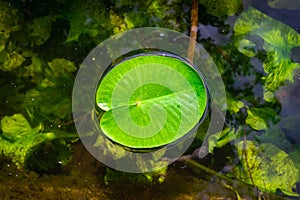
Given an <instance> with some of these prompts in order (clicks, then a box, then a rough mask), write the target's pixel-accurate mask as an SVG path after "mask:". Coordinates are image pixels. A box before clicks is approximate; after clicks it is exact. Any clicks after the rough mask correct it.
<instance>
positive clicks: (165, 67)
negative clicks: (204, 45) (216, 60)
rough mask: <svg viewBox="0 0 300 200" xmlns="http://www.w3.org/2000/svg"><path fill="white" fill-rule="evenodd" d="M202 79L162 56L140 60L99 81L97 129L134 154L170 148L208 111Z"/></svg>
mask: <svg viewBox="0 0 300 200" xmlns="http://www.w3.org/2000/svg"><path fill="white" fill-rule="evenodd" d="M207 98H208V94H207V90H206V87H205V84H204V82H203V79H202V78H201V76H199V74H198V73H197V72H196V71H195V70H194V68H193V67H192V66H191V65H189V64H188V63H187V62H185V61H183V60H181V59H179V58H177V57H173V56H166V55H165V54H161V55H160V54H157V55H155V54H151V53H150V54H139V55H136V56H133V57H131V58H128V59H126V60H125V61H123V62H120V63H118V64H116V65H115V66H114V67H113V68H112V69H111V70H110V71H109V72H108V73H107V74H106V75H105V77H104V78H103V79H102V81H101V82H100V84H99V87H98V89H97V92H96V105H97V106H98V107H99V108H100V109H101V110H102V111H104V114H103V115H102V116H101V118H100V128H101V129H102V131H103V132H104V134H105V135H106V136H107V137H109V138H110V139H111V140H113V141H114V142H116V143H118V144H120V145H123V146H126V147H129V148H136V149H144V148H155V147H160V146H163V145H167V144H169V143H172V142H174V141H176V140H178V139H179V138H181V137H183V136H184V135H185V134H187V133H189V132H190V131H191V130H192V129H193V128H194V127H195V126H196V125H197V124H198V123H199V121H200V119H201V118H202V116H203V115H204V112H205V109H206V107H207Z"/></svg>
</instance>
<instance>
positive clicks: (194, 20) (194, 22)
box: [188, 0, 198, 63]
mask: <svg viewBox="0 0 300 200" xmlns="http://www.w3.org/2000/svg"><path fill="white" fill-rule="evenodd" d="M197 30H198V0H193V4H192V11H191V30H190V42H189V49H188V59H189V60H190V62H191V63H193V60H194V52H195V46H196V39H197Z"/></svg>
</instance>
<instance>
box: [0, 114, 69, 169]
mask: <svg viewBox="0 0 300 200" xmlns="http://www.w3.org/2000/svg"><path fill="white" fill-rule="evenodd" d="M42 131H43V125H42V124H40V125H39V126H38V127H35V128H32V127H31V125H30V124H29V122H28V121H27V119H26V118H25V117H24V116H23V115H22V114H14V115H12V116H5V117H3V119H2V120H1V133H0V155H4V156H6V157H8V158H9V159H11V160H12V162H13V163H14V164H16V165H17V167H19V168H24V167H29V168H30V167H32V166H33V165H34V164H35V163H33V162H37V165H39V168H38V169H37V168H36V169H35V170H41V169H48V170H49V168H51V166H52V165H53V164H55V163H56V164H58V163H60V164H66V163H68V161H69V160H70V158H71V157H70V155H71V154H70V149H69V147H68V146H67V144H65V145H66V146H65V148H64V151H65V152H63V151H61V152H58V156H57V158H56V159H55V160H56V161H55V160H54V162H55V163H51V161H53V160H52V158H48V159H49V160H48V162H47V161H46V162H45V163H42V162H43V161H42V160H36V161H34V160H32V159H30V157H32V156H33V154H35V153H37V151H38V150H39V148H41V146H42V145H45V144H46V143H47V142H50V143H51V142H52V141H54V140H57V139H61V138H62V137H61V135H58V134H55V133H53V132H46V133H43V132H42ZM53 144H55V143H53ZM61 144H62V143H61ZM45 159H46V158H43V160H45ZM28 161H29V163H28ZM39 162H40V163H39Z"/></svg>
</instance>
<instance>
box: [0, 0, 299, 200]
mask: <svg viewBox="0 0 300 200" xmlns="http://www.w3.org/2000/svg"><path fill="white" fill-rule="evenodd" d="M195 2H196V1H195ZM191 9H192V2H191V1H186V0H151V1H150V0H146V1H137V0H117V1H110V0H105V1H93V0H88V1H83V0H51V1H44V0H42V1H36V0H30V1H26V0H16V1H10V0H0V119H1V131H0V153H1V154H0V177H1V178H0V198H1V199H299V195H300V132H299V128H300V127H299V123H298V122H299V120H300V96H299V95H300V92H299V91H300V71H299V70H300V50H299V49H300V23H299V18H300V3H299V2H298V0H243V1H241V0H212V1H208V0H199V1H198V22H197V24H198V25H197V28H198V31H197V34H196V37H197V42H198V43H199V44H200V45H201V46H202V47H203V48H204V49H205V51H206V52H207V53H208V54H206V53H205V54H199V55H202V56H203V55H205V56H206V55H209V58H207V57H206V58H205V59H204V60H205V61H206V62H210V61H213V66H215V67H216V69H218V74H219V75H220V77H221V78H222V81H221V82H216V83H215V84H216V85H218V86H219V85H220V86H223V85H224V89H225V90H224V93H226V97H225V95H224V96H221V97H220V98H218V94H219V95H220V93H218V92H216V91H215V90H214V88H217V86H216V87H215V86H212V85H209V84H211V82H213V81H211V82H208V88H209V89H210V91H209V92H210V93H211V96H212V97H214V98H212V99H211V102H210V103H211V108H210V112H208V117H207V118H206V119H205V120H204V121H203V122H202V124H201V126H200V127H199V129H198V130H197V134H195V135H194V138H193V140H191V143H189V147H188V148H187V150H186V151H185V150H184V152H182V153H184V154H183V155H182V156H181V155H179V156H180V157H179V159H178V160H177V161H175V160H174V159H173V158H175V157H176V156H177V155H176V156H174V157H172V156H170V157H168V156H163V155H168V154H167V153H165V152H158V153H156V154H153V155H151V156H152V157H151V159H152V160H151V159H150V161H151V162H146V163H144V162H143V161H142V160H141V159H140V157H139V156H141V154H140V155H134V156H136V157H135V159H136V160H135V161H136V162H135V163H133V164H132V167H138V168H139V169H140V171H151V170H148V169H149V168H152V167H153V166H154V164H153V163H155V164H157V163H159V164H162V165H163V166H166V163H167V164H168V162H170V163H172V164H170V165H169V166H168V167H164V168H161V169H160V170H157V171H153V172H148V173H141V174H138V173H136V174H134V173H127V172H121V171H118V170H115V169H118V165H121V164H122V163H124V162H128V160H127V158H125V156H124V155H127V154H126V153H124V152H126V151H127V149H126V148H125V150H126V151H125V150H124V148H123V147H120V146H118V147H117V148H115V147H112V143H111V141H110V140H104V139H103V138H102V137H97V135H95V134H94V131H95V126H94V123H98V119H97V115H96V114H95V110H91V111H90V112H86V110H85V108H86V105H84V104H79V103H78V102H77V101H74V96H73V99H72V92H74V91H73V89H74V88H73V86H74V81H75V78H76V75H77V73H78V70H79V68H80V67H81V68H83V69H85V67H86V65H84V64H82V63H83V62H84V60H85V58H86V57H87V56H88V54H89V53H90V52H91V51H92V50H93V49H94V48H95V47H96V46H97V45H98V44H100V43H101V42H103V41H104V40H106V39H108V38H109V37H111V36H113V35H116V34H119V33H122V32H124V31H127V30H131V29H134V28H141V27H161V28H167V29H170V30H174V31H178V32H179V33H181V34H183V35H184V36H182V38H184V37H185V36H187V35H190V34H191V33H190V26H191V22H194V21H195V20H196V19H195V18H192V19H191ZM157 33H160V34H158V36H157V37H153V38H152V39H153V40H147V35H146V34H145V35H139V36H138V37H137V38H133V40H132V41H125V42H124V44H126V42H127V43H132V44H130V45H128V46H126V47H124V48H123V49H121V50H120V52H121V51H122V52H127V51H129V50H130V48H131V47H132V46H135V45H136V46H138V45H139V44H138V45H137V43H136V41H138V40H143V39H144V43H145V44H146V45H149V46H151V44H153V43H154V42H157V41H158V39H161V37H165V35H164V34H162V32H159V31H158V32H157ZM118 37H119V38H121V35H119V36H117V37H116V40H117V39H118ZM170 38H171V37H170ZM170 38H168V39H169V40H170ZM182 38H180V37H179V38H176V39H174V38H173V39H174V41H175V40H176V42H177V41H178V46H179V44H182V43H180V42H182ZM155 40H157V41H155ZM159 41H161V40H159ZM170 41H171V40H170ZM172 41H173V40H172ZM174 41H173V42H174ZM170 43H172V42H170ZM162 44H165V43H162ZM168 44H169V43H168ZM131 45H132V46H131ZM185 47H190V46H189V45H186V46H185ZM99 48H100V47H99ZM166 48H172V47H166ZM116 49H118V43H115V44H109V45H106V46H105V53H104V54H105V55H108V56H110V57H111V58H113V57H115V56H116V54H117V53H116V51H115V50H116ZM204 49H203V50H204ZM176 50H177V47H176V48H175V47H174V51H176ZM187 51H190V50H188V49H187V48H186V51H184V53H186V54H187V55H188V53H189V52H187ZM198 51H199V49H198ZM200 51H201V50H200ZM178 52H179V51H178ZM102 53H103V52H102ZM102 53H101V52H100V53H99V55H96V57H92V59H91V60H90V61H88V63H89V64H91V65H92V64H93V62H94V61H97V59H98V57H101V56H104V54H102ZM196 53H197V48H196ZM199 55H198V54H195V57H196V58H197V56H199ZM97 56H98V57H97ZM200 57H201V56H200ZM210 58H211V59H212V60H210ZM102 60H104V61H105V59H102ZM105 62H106V61H105ZM85 64H86V63H85ZM98 64H99V65H98V66H96V67H95V73H96V76H97V74H98V73H99V72H98V71H97V70H98V68H99V69H100V68H101V67H102V64H103V63H98ZM210 64H211V65H212V63H210ZM103 65H104V64H103ZM204 65H205V66H210V65H209V64H207V63H204ZM198 67H199V69H200V71H201V69H202V70H206V71H205V72H204V73H206V74H207V77H208V76H209V75H210V76H211V80H218V81H220V79H217V78H218V74H216V73H214V71H213V69H212V68H211V69H209V68H207V67H204V66H203V67H202V66H198ZM209 70H211V71H209ZM84 75H86V76H84ZM94 75H95V74H94ZM99 75H100V74H99ZM172 78H173V80H174V77H169V79H172ZM90 79H91V77H89V76H88V74H83V79H82V83H83V84H84V83H85V82H89V81H90ZM99 79H100V76H99ZM99 79H98V80H97V81H99ZM174 84H175V83H174ZM212 88H213V89H212ZM92 89H93V88H92ZM150 89H151V88H150ZM88 90H90V88H89V89H86V91H85V89H84V88H83V90H80V91H76V94H77V95H79V96H80V98H81V100H82V101H83V102H84V103H86V104H89V102H91V98H92V100H94V99H93V98H94V96H90V95H88V94H87V91H88ZM147 90H149V89H147ZM162 91H163V92H164V91H167V92H170V91H169V90H162ZM222 98H226V102H227V105H226V104H225V103H224V102H223V101H222V100H221V99H222ZM72 103H73V104H72ZM77 103H78V104H77ZM81 103H82V102H81ZM214 105H216V106H217V109H215V107H213V106H214ZM92 106H94V104H93V105H92ZM137 106H140V104H137ZM74 108H76V110H74ZM215 111H218V113H219V114H218V117H219V118H218V119H215V118H214V117H212V113H213V112H215ZM149 112H150V111H149ZM150 113H151V112H150ZM131 114H132V113H131ZM101 116H102V115H100V117H101ZM98 117H99V116H98ZM86 119H88V120H86ZM159 119H160V118H159ZM218 120H219V121H218ZM222 120H223V121H224V127H223V126H221V128H222V130H219V131H215V132H213V131H212V132H211V133H210V134H208V135H207V130H208V129H209V126H210V124H211V121H214V122H215V123H217V122H218V123H219V122H222ZM81 121H88V122H89V124H87V123H84V124H81V123H80V122H81ZM75 124H76V127H75ZM174 126H175V125H174ZM193 126H194V125H193ZM78 127H80V130H81V131H82V132H84V136H83V137H84V138H85V139H84V140H82V141H83V142H81V140H80V139H79V137H78V132H77V129H78ZM106 127H107V125H106ZM76 128H77V129H76ZM108 128H111V130H114V131H115V129H113V127H108ZM80 136H81V137H82V135H80ZM81 139H82V138H81ZM121 139H122V138H121ZM86 141H88V142H89V143H91V144H92V147H90V148H89V147H88V149H86V147H85V146H84V144H85V142H86ZM128 141H129V140H128ZM129 142H130V141H129ZM152 142H153V141H152ZM150 144H151V145H152V146H153V144H152V143H150ZM104 147H105V148H104ZM91 148H96V149H99V150H100V149H101V151H100V152H101V153H99V152H98V153H95V152H94V153H92V154H91V153H90V152H91ZM176 148H178V151H181V149H180V148H181V147H176ZM103 149H104V150H103ZM175 150H177V149H175ZM143 153H145V152H142V154H143ZM97 156H102V157H101V159H100V158H99V157H97ZM147 156H148V155H147ZM103 158H105V159H103ZM99 160H101V161H103V160H105V161H104V163H106V162H108V163H113V164H112V165H110V167H107V166H106V165H105V164H103V162H100V161H99ZM129 160H130V159H129ZM152 161H153V162H152ZM154 161H155V162H154ZM152 165H153V166H152ZM119 168H120V167H119Z"/></svg>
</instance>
